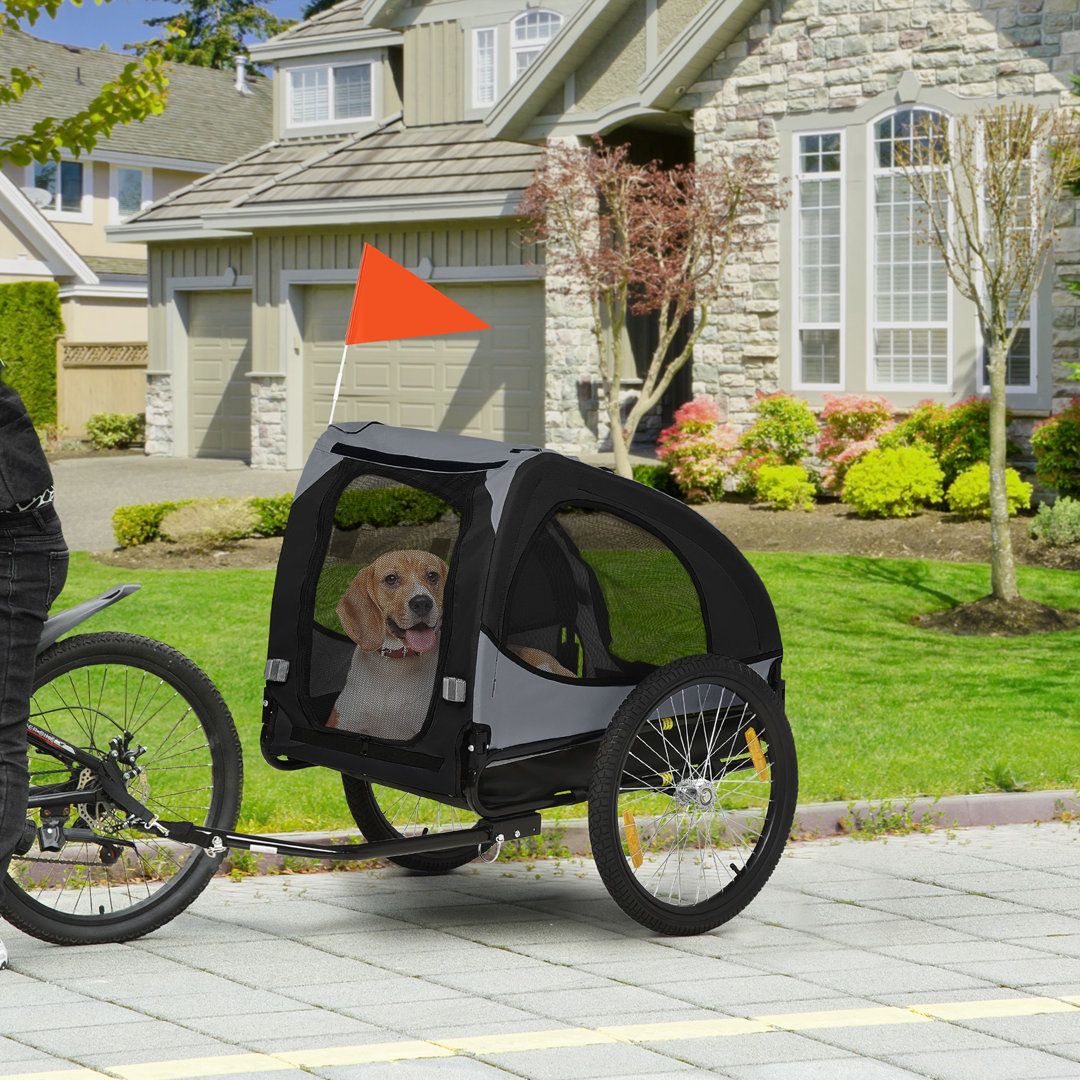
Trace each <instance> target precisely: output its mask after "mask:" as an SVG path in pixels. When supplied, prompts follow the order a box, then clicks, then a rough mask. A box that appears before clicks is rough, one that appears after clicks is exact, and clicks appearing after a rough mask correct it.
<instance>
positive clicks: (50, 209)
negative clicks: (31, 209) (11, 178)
mask: <svg viewBox="0 0 1080 1080" xmlns="http://www.w3.org/2000/svg"><path fill="white" fill-rule="evenodd" d="M64 165H79V166H81V168H82V197H81V199H80V200H79V204H80V208H79V209H78V210H61V209H59V206H60V184H59V182H58V183H57V185H56V195H55V196H54V199H53V205H52V206H43V207H42V208H41V212H42V214H44V215H45V217H46V218H47V219H48V220H49V221H70V222H73V223H76V224H80V225H92V224H93V222H94V163H93V162H92V161H89V160H85V159H84V160H79V161H76V160H75V159H74V158H70V157H64V158H62V159H61V160H60V161H58V162H56V167H57V170H58V171H59V170H60V169H61V168H62V167H63V166H64ZM34 168H35V165H34V164H30V165H27V166H26V186H27V187H36V186H37V185H36V184H35V183H34Z"/></svg>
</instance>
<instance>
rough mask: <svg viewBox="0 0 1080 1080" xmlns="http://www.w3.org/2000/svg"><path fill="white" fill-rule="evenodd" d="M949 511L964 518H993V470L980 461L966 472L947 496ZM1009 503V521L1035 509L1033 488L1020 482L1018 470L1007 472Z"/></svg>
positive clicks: (954, 482) (1007, 497)
mask: <svg viewBox="0 0 1080 1080" xmlns="http://www.w3.org/2000/svg"><path fill="white" fill-rule="evenodd" d="M945 498H946V500H947V501H948V504H949V509H950V510H952V511H953V513H956V514H961V515H962V516H963V517H982V518H988V517H989V516H990V466H989V465H987V464H986V463H985V462H982V461H980V462H979V464H978V465H972V466H971V468H970V469H965V470H964V471H963V472H962V473H961V474H960V475H959V476H958V477H957V478H956V479H955V480H954V481H953V482H952V483H951V484H950V485H949V489H948V491H947V492H946V493H945ZM1005 499H1006V502H1007V504H1008V507H1009V517H1013V516H1014V515H1015V514H1017V513H1018V512H1019V511H1020V510H1026V509H1027V508H1028V507H1029V506H1030V505H1031V485H1030V484H1026V483H1024V481H1023V480H1021V479H1020V474H1019V473H1018V472H1017V471H1016V470H1015V469H1006V470H1005Z"/></svg>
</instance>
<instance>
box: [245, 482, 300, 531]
mask: <svg viewBox="0 0 1080 1080" xmlns="http://www.w3.org/2000/svg"><path fill="white" fill-rule="evenodd" d="M292 501H293V496H292V492H291V491H286V492H285V493H284V494H283V495H255V496H254V497H252V498H251V499H249V500H248V502H249V503H251V508H252V510H254V511H255V513H256V514H257V515H258V520H257V522H256V525H255V531H256V532H257V533H259V534H260V535H261V536H283V535H284V533H285V526H286V525H287V524H288V523H289V511H290V510H291V509H292Z"/></svg>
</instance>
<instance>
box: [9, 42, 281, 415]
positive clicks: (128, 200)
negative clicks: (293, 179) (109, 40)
mask: <svg viewBox="0 0 1080 1080" xmlns="http://www.w3.org/2000/svg"><path fill="white" fill-rule="evenodd" d="M132 59H133V58H132V57H131V56H124V55H120V54H117V53H110V52H104V51H100V50H95V49H86V48H81V47H76V46H72V45H62V44H58V43H57V42H52V41H43V40H41V39H40V38H36V37H33V36H32V35H30V34H25V33H21V32H19V31H14V30H5V31H4V33H3V34H2V35H0V70H5V71H6V70H10V69H11V68H12V67H22V68H26V67H30V66H31V65H32V66H33V67H34V68H35V69H36V71H37V74H38V75H39V77H40V78H41V80H42V85H41V86H40V87H35V88H33V89H31V90H29V91H27V93H26V94H25V95H24V96H23V97H22V98H21V99H20V100H19V101H16V102H13V103H10V104H5V105H4V106H3V108H2V109H0V138H5V137H11V136H14V135H18V134H24V133H26V132H28V131H30V130H31V129H32V127H33V125H34V124H35V123H36V122H37V121H39V120H41V119H42V118H43V117H46V116H70V115H72V114H73V113H75V112H77V111H79V110H80V109H82V108H84V107H85V106H86V105H87V104H88V103H89V102H90V101H91V100H92V99H93V97H94V96H95V95H96V94H97V93H98V92H99V90H100V88H101V86H102V85H103V84H104V83H106V82H108V81H111V80H112V79H114V78H115V77H116V76H117V75H118V74H119V73H120V71H121V70H122V69H123V67H124V66H125V65H126V64H129V63H131V62H132ZM237 87H238V81H237V77H236V76H235V75H234V74H232V73H229V72H224V71H212V70H209V69H207V68H194V67H184V66H181V65H173V66H172V67H171V68H170V70H169V96H168V103H167V105H166V109H165V112H164V113H163V114H162V115H160V116H152V117H149V118H148V119H147V120H145V121H144V122H143V123H141V124H132V125H129V126H120V127H117V128H115V129H114V130H113V133H112V135H111V137H110V138H109V139H107V140H102V141H101V142H100V143H99V144H98V145H97V146H96V147H95V148H94V150H93V151H92V152H91V153H89V154H84V155H82V156H81V157H79V158H73V157H65V158H64V160H62V161H59V162H54V161H49V162H47V163H45V164H39V163H35V164H31V165H29V166H25V167H23V166H19V165H15V164H13V163H11V162H5V163H4V165H3V168H2V170H0V283H7V282H12V281H34V280H37V281H55V282H57V284H58V285H59V287H60V300H61V310H62V314H63V319H64V326H65V330H66V335H65V340H64V341H63V342H62V345H61V350H60V368H59V373H58V374H59V378H58V396H59V420H60V422H61V423H62V424H64V425H65V426H66V427H67V429H68V430H69V432H70V433H72V434H82V432H83V430H84V428H83V425H84V423H85V421H86V419H87V417H89V416H90V415H92V414H93V413H95V412H104V411H108V412H142V411H143V408H144V403H145V385H146V380H145V374H144V373H145V369H146V340H147V339H146V333H147V325H146V320H147V316H146V312H147V303H146V302H147V287H146V284H147V276H146V252H145V249H144V248H143V247H141V246H137V247H136V246H133V245H131V244H121V243H117V242H115V241H114V240H111V239H110V238H109V237H107V236H106V229H107V228H108V227H109V226H110V225H116V224H120V223H121V222H123V221H125V220H127V219H128V218H129V217H131V216H132V215H133V214H136V213H138V212H139V211H140V210H142V209H143V208H144V207H147V206H149V205H150V204H151V203H152V202H154V201H155V200H157V199H162V198H165V197H166V196H168V195H169V194H171V193H172V192H174V191H176V190H178V189H180V188H183V187H186V186H187V185H189V184H190V183H191V182H192V181H193V180H195V179H197V178H198V177H199V176H202V175H205V174H206V173H207V172H210V171H212V170H213V169H216V168H218V167H219V166H220V165H222V164H224V163H225V162H228V161H231V160H232V159H233V158H234V157H235V156H236V155H237V153H242V152H246V151H249V150H252V149H254V148H255V147H256V146H257V145H259V144H260V143H263V142H266V141H267V140H268V138H269V136H270V109H271V104H272V98H271V93H270V86H269V83H268V82H267V81H266V80H262V79H259V80H249V82H248V84H247V85H246V86H244V88H243V90H242V91H241V90H238V89H237ZM211 105H212V109H211V108H210V106H211ZM208 118H211V119H212V122H209V119H208Z"/></svg>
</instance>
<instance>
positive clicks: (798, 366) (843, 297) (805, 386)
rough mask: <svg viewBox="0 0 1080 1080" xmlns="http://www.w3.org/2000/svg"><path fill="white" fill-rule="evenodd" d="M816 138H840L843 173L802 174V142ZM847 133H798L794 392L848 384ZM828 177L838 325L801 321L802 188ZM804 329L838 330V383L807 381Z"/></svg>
mask: <svg viewBox="0 0 1080 1080" xmlns="http://www.w3.org/2000/svg"><path fill="white" fill-rule="evenodd" d="M816 135H837V136H839V138H840V149H839V155H840V171H839V172H838V173H804V172H803V171H802V140H803V139H804V138H807V137H813V136H816ZM846 142H847V140H846V139H845V132H844V131H843V129H841V128H820V129H814V130H809V131H797V132H796V133H795V169H794V173H795V207H794V209H795V219H794V220H795V228H794V234H795V243H794V251H795V258H794V259H793V263H794V266H793V272H794V281H793V285H792V296H793V297H794V308H795V317H794V319H793V320H792V323H793V327H792V329H793V333H794V337H793V341H792V352H791V355H792V357H793V361H794V362H793V365H792V369H793V370H792V376H793V379H792V386H793V389H795V390H818V391H826V392H829V391H837V390H843V388H844V386H845V385H846V381H847V366H846V365H847V356H846V353H847V349H846V347H845V341H846V334H845V333H844V326H845V325H846V322H847V320H846V317H845V315H846V311H845V308H846V304H847V288H846V286H847V259H846V258H845V257H844V255H845V244H846V242H847V236H846V229H845V227H844V226H845V222H846V220H847V172H846V170H845V168H844V155H845V152H846ZM825 177H835V178H836V179H837V180H838V181H839V184H840V318H839V321H838V322H836V323H832V322H828V323H824V322H803V319H802V228H801V226H802V185H803V182H804V181H816V180H821V179H823V178H825ZM803 330H836V331H837V333H838V336H839V342H840V363H839V381H838V382H835V383H820V382H804V381H803V377H802V375H803V362H802V331H803Z"/></svg>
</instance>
